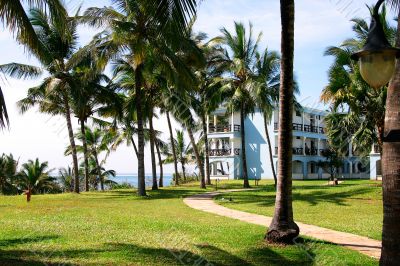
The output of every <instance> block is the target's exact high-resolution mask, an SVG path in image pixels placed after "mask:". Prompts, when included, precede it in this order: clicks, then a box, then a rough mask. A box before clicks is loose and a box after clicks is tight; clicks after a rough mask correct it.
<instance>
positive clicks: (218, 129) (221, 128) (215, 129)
mask: <svg viewBox="0 0 400 266" xmlns="http://www.w3.org/2000/svg"><path fill="white" fill-rule="evenodd" d="M208 131H209V133H222V132H232V125H217V126H214V125H209V126H208ZM233 131H234V132H240V125H233Z"/></svg>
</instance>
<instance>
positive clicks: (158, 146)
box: [156, 142, 164, 187]
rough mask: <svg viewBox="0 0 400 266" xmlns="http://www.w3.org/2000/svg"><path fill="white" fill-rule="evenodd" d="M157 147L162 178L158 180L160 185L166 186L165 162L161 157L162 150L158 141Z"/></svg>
mask: <svg viewBox="0 0 400 266" xmlns="http://www.w3.org/2000/svg"><path fill="white" fill-rule="evenodd" d="M156 149H157V155H158V165H159V167H160V179H159V181H158V187H164V180H163V179H164V169H163V162H162V159H161V152H160V145H159V144H158V142H156Z"/></svg>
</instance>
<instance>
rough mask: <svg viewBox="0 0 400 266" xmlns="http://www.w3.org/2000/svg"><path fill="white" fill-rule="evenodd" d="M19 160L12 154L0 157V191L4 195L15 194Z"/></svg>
mask: <svg viewBox="0 0 400 266" xmlns="http://www.w3.org/2000/svg"><path fill="white" fill-rule="evenodd" d="M17 166H18V161H16V160H15V159H14V157H13V156H12V154H10V155H6V154H2V155H1V157H0V193H1V194H3V195H7V194H15V193H16V192H17V188H16V187H15V185H14V184H15V176H16V173H17Z"/></svg>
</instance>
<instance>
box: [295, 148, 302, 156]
mask: <svg viewBox="0 0 400 266" xmlns="http://www.w3.org/2000/svg"><path fill="white" fill-rule="evenodd" d="M303 151H304V150H303V148H293V155H304V153H303Z"/></svg>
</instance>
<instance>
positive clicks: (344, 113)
mask: <svg viewBox="0 0 400 266" xmlns="http://www.w3.org/2000/svg"><path fill="white" fill-rule="evenodd" d="M370 10H371V12H372V11H373V9H372V8H370ZM380 19H381V21H382V22H383V26H384V30H385V32H386V34H387V36H388V37H389V41H390V42H391V43H392V44H394V42H395V37H396V30H395V28H393V27H391V26H390V24H389V23H388V22H387V18H386V9H385V8H384V9H383V11H382V12H381V13H380ZM351 21H352V22H353V31H354V34H355V36H356V37H355V38H351V39H347V40H345V41H344V42H343V43H342V44H341V45H340V46H339V47H334V46H332V47H328V48H327V49H326V51H325V55H328V56H333V57H334V63H333V64H332V66H331V67H330V69H329V84H328V86H326V87H325V88H324V90H323V92H322V94H321V99H322V100H323V101H324V102H325V103H329V104H330V105H331V108H332V111H333V112H332V113H331V114H330V115H329V116H328V117H327V118H326V122H327V128H328V137H329V140H330V143H331V145H332V147H335V149H337V150H340V151H341V152H342V155H345V154H343V153H346V152H348V151H347V149H346V148H347V144H348V140H349V139H350V138H352V144H353V148H354V149H355V150H356V151H357V153H358V154H359V155H361V156H365V157H366V156H368V155H369V154H370V151H371V147H372V145H373V144H374V143H376V144H378V145H379V147H380V150H382V144H383V143H382V138H381V136H382V135H383V132H384V117H385V102H386V93H387V88H386V87H385V88H383V89H382V90H379V91H377V90H375V89H373V88H371V87H370V86H369V85H368V84H367V83H366V82H365V81H364V80H363V79H362V77H361V74H360V70H359V67H358V65H357V64H356V62H353V61H352V60H351V58H350V56H351V54H352V53H354V52H356V51H358V50H360V49H361V47H362V46H363V45H364V43H365V42H366V39H367V33H368V31H369V26H368V23H367V22H366V21H365V20H363V19H358V18H354V19H352V20H351ZM370 110H374V112H371V111H370ZM344 125H346V127H342V129H343V130H338V129H339V127H341V126H344Z"/></svg>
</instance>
